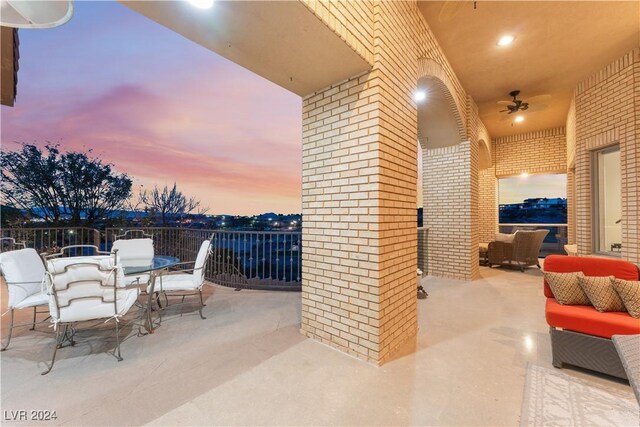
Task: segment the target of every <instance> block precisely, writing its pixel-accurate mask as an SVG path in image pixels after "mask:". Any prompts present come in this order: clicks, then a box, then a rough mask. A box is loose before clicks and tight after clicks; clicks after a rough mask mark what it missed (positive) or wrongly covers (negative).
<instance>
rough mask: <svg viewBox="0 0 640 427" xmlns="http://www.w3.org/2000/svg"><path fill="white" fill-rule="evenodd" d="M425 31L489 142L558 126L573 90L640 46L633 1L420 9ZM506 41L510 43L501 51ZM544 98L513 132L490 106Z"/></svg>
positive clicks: (638, 8)
mask: <svg viewBox="0 0 640 427" xmlns="http://www.w3.org/2000/svg"><path fill="white" fill-rule="evenodd" d="M418 5H419V6H418V7H419V8H420V10H421V12H422V14H423V15H424V16H425V18H426V20H427V22H428V24H429V27H430V28H431V30H432V31H433V33H434V34H435V36H436V39H437V40H438V42H439V43H440V45H441V47H442V49H443V50H444V53H445V55H446V56H447V58H448V60H449V62H450V63H451V65H452V67H453V69H454V71H455V72H456V74H457V76H458V78H459V79H460V81H461V82H462V85H463V86H464V88H465V89H466V90H467V93H469V94H470V95H471V96H472V97H473V98H474V100H475V101H476V103H477V104H478V107H479V110H480V116H481V119H482V121H483V123H484V124H485V125H486V127H487V129H488V130H489V132H490V133H491V135H492V136H493V137H499V136H506V135H512V134H517V133H523V132H529V131H534V130H540V129H549V128H554V127H559V126H564V125H565V120H566V117H567V111H568V109H569V104H570V103H571V97H572V94H573V90H574V88H575V86H576V84H577V83H578V82H580V81H581V80H583V79H584V78H586V77H587V76H589V75H591V74H593V73H594V72H597V71H598V70H599V69H601V68H603V67H605V66H606V65H607V64H609V63H611V61H613V60H615V59H617V58H619V57H621V56H622V55H623V54H625V53H627V52H628V51H630V50H632V49H633V48H635V47H638V46H639V45H640V3H638V2H635V1H583V2H576V1H544V2H541V1H506V2H505V1H478V2H477V3H476V5H475V8H474V2H472V1H420V2H419V3H418ZM506 34H511V35H513V36H515V41H514V42H513V43H512V44H511V45H509V46H504V47H500V46H498V45H497V41H498V39H499V38H500V37H502V36H503V35H506ZM515 89H519V90H520V91H521V94H520V98H522V99H523V100H524V101H526V100H527V98H530V97H533V96H536V95H542V94H549V95H551V98H550V99H549V100H548V101H546V102H544V103H543V105H547V106H548V107H547V108H545V109H544V110H542V111H538V112H533V111H527V112H525V113H524V114H523V115H524V116H525V121H524V122H523V123H518V124H514V123H513V120H511V119H513V116H514V115H513V114H512V115H511V117H508V119H505V117H507V115H506V113H499V110H502V109H504V107H503V106H499V105H497V102H498V101H500V100H507V99H509V96H508V93H509V92H510V91H512V90H515Z"/></svg>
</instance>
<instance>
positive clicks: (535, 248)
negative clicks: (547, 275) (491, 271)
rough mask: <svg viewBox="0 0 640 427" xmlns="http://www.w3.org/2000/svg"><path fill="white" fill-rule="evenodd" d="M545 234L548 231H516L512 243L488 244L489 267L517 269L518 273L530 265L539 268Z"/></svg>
mask: <svg viewBox="0 0 640 427" xmlns="http://www.w3.org/2000/svg"><path fill="white" fill-rule="evenodd" d="M547 234H549V230H536V231H518V232H517V233H516V234H515V235H514V237H513V242H510V243H508V242H491V243H489V251H488V258H489V262H488V264H489V267H491V266H493V265H503V266H507V267H516V268H519V269H520V271H524V268H525V267H528V266H531V265H535V266H537V267H538V268H540V263H539V262H538V256H539V255H540V248H541V247H542V241H543V240H544V238H545V237H546V236H547Z"/></svg>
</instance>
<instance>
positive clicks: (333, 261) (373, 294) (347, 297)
mask: <svg viewBox="0 0 640 427" xmlns="http://www.w3.org/2000/svg"><path fill="white" fill-rule="evenodd" d="M348 5H349V3H344V4H341V6H342V7H348ZM373 7H374V10H375V16H376V21H375V24H374V34H375V37H374V43H373V49H374V58H375V61H374V65H373V68H372V71H371V72H370V73H367V74H365V75H361V76H356V77H353V78H351V79H349V80H347V81H344V82H340V83H336V84H335V85H333V86H331V87H329V88H327V89H325V90H323V91H321V92H318V93H315V94H313V95H311V96H308V97H306V98H305V99H304V100H303V172H302V210H303V215H304V222H303V230H302V232H303V242H304V243H303V254H302V255H303V264H302V266H303V267H302V333H304V334H305V335H307V336H309V337H312V338H314V339H317V340H319V341H321V342H323V343H326V344H328V345H331V346H333V347H336V348H338V349H340V350H342V351H345V352H347V353H350V354H353V355H355V356H356V357H359V358H362V359H365V360H368V361H371V362H374V363H384V362H385V361H386V360H388V359H389V358H390V357H391V356H392V355H393V353H394V351H395V350H396V349H397V348H398V347H400V346H401V345H402V344H403V343H404V342H406V341H407V340H410V339H412V338H413V337H414V336H415V334H416V331H417V320H416V288H417V279H416V267H417V236H416V187H417V145H416V139H417V135H416V128H417V125H416V107H415V104H414V103H413V101H412V94H413V91H414V90H415V86H416V81H415V75H416V62H415V58H416V57H417V55H416V54H415V51H416V47H415V41H414V40H413V38H412V37H411V36H410V34H408V33H403V32H397V31H395V29H396V28H395V27H394V26H397V25H398V22H395V21H394V19H395V17H398V16H403V15H405V14H409V13H411V14H413V13H415V5H414V4H411V3H392V2H375V3H373ZM392 30H393V31H392ZM411 52H414V54H411ZM401 54H402V55H403V56H402V57H400V56H398V55H401ZM388 69H396V70H398V71H400V72H399V73H397V74H395V75H393V73H392V74H389V73H388V71H387V70H388Z"/></svg>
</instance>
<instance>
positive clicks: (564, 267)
mask: <svg viewBox="0 0 640 427" xmlns="http://www.w3.org/2000/svg"><path fill="white" fill-rule="evenodd" d="M544 270H545V271H548V272H556V273H570V272H576V271H582V273H583V274H584V275H585V276H615V277H617V278H619V279H624V280H639V278H640V272H639V271H638V267H636V266H635V265H634V264H632V263H630V262H627V261H623V260H617V259H609V258H595V257H576V256H562V255H551V256H548V257H547V258H546V259H545V261H544ZM544 295H545V297H547V302H546V308H545V315H546V319H547V323H548V324H549V326H550V329H549V332H550V334H551V349H552V352H553V366H555V367H556V368H562V366H563V364H565V363H566V364H569V365H574V366H579V367H581V368H586V369H591V370H594V371H598V372H602V373H605V374H608V375H613V376H616V377H619V378H625V379H626V378H627V376H626V374H625V372H624V368H623V367H622V363H621V362H620V358H619V357H618V353H617V352H616V350H615V347H614V345H613V342H612V341H611V336H612V335H634V334H640V319H634V318H633V317H631V316H630V315H629V313H627V312H610V313H601V312H599V311H597V310H596V309H595V308H594V307H592V306H586V305H561V304H558V303H557V302H556V300H555V298H554V295H553V292H552V291H551V288H550V287H549V285H548V284H547V282H546V280H545V281H544Z"/></svg>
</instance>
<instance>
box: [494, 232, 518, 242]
mask: <svg viewBox="0 0 640 427" xmlns="http://www.w3.org/2000/svg"><path fill="white" fill-rule="evenodd" d="M515 236H516V234H515V233H513V234H506V233H496V242H505V243H513V238H514V237H515Z"/></svg>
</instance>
